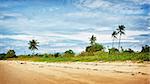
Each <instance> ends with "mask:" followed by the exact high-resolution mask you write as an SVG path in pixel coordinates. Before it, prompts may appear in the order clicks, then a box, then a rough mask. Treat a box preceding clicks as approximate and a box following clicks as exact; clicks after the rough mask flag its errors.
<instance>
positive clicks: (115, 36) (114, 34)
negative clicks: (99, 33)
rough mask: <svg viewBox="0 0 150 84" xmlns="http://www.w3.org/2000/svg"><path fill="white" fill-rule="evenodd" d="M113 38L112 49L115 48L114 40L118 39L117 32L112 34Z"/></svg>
mask: <svg viewBox="0 0 150 84" xmlns="http://www.w3.org/2000/svg"><path fill="white" fill-rule="evenodd" d="M111 36H112V48H113V47H114V40H115V39H117V32H116V31H113V33H112V34H111Z"/></svg>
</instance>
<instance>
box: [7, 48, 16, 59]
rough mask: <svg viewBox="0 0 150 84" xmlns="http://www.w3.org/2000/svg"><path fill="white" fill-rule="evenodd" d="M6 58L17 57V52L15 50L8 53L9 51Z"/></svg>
mask: <svg viewBox="0 0 150 84" xmlns="http://www.w3.org/2000/svg"><path fill="white" fill-rule="evenodd" d="M6 57H7V58H13V57H16V53H15V51H14V50H8V51H7V54H6Z"/></svg>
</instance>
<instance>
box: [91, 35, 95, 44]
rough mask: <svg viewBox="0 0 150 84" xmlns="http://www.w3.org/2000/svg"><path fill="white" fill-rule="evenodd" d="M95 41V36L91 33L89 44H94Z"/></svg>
mask: <svg viewBox="0 0 150 84" xmlns="http://www.w3.org/2000/svg"><path fill="white" fill-rule="evenodd" d="M95 41H96V37H95V36H94V35H92V37H91V38H90V44H91V46H92V45H94V44H95Z"/></svg>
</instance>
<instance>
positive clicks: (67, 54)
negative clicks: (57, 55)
mask: <svg viewBox="0 0 150 84" xmlns="http://www.w3.org/2000/svg"><path fill="white" fill-rule="evenodd" d="M74 55H75V53H74V51H73V50H67V51H65V52H64V56H66V57H72V56H74Z"/></svg>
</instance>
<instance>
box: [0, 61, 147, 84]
mask: <svg viewBox="0 0 150 84" xmlns="http://www.w3.org/2000/svg"><path fill="white" fill-rule="evenodd" d="M149 71H150V64H149V63H141V64H139V63H132V62H113V63H106V62H105V63H103V62H102V63H100V62H97V63H96V62H90V63H88V62H82V63H81V62H72V63H69V62H68V63H40V62H25V61H0V84H150V72H149Z"/></svg>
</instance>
